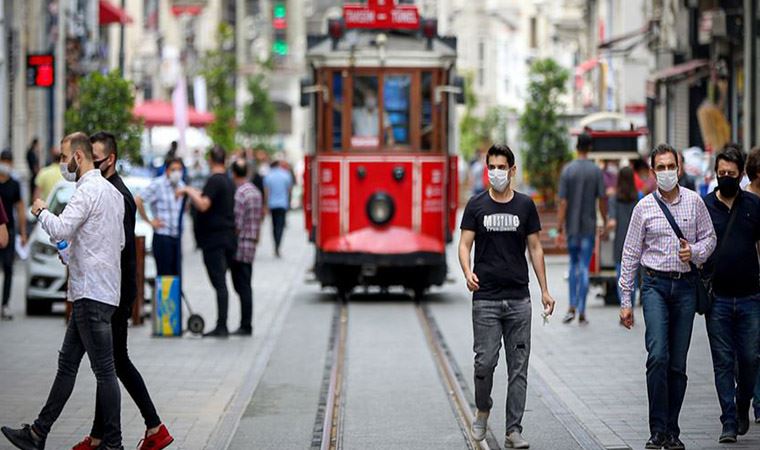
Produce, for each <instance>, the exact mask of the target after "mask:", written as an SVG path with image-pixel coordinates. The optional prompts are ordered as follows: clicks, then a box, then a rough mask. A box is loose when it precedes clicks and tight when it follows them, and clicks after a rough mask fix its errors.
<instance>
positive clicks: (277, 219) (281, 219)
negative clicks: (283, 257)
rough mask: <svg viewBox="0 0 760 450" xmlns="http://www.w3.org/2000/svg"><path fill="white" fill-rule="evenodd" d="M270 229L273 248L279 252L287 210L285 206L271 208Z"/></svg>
mask: <svg viewBox="0 0 760 450" xmlns="http://www.w3.org/2000/svg"><path fill="white" fill-rule="evenodd" d="M271 212H272V231H273V233H274V248H275V250H277V252H278V253H279V251H280V243H281V242H282V233H283V231H285V217H286V216H287V214H288V210H287V209H285V208H272V209H271Z"/></svg>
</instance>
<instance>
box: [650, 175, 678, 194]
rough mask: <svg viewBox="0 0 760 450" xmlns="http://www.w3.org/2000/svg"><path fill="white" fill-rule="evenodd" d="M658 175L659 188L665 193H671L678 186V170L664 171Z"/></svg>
mask: <svg viewBox="0 0 760 450" xmlns="http://www.w3.org/2000/svg"><path fill="white" fill-rule="evenodd" d="M655 175H657V187H658V188H660V189H661V190H663V191H665V192H670V191H672V190H673V188H675V187H676V185H677V184H678V170H663V171H661V172H655Z"/></svg>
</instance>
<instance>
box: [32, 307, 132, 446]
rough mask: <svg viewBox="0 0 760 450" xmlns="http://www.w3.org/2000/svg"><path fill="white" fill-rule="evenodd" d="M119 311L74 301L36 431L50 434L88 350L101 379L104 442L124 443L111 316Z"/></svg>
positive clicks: (99, 397) (99, 393)
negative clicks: (52, 380)
mask: <svg viewBox="0 0 760 450" xmlns="http://www.w3.org/2000/svg"><path fill="white" fill-rule="evenodd" d="M115 310H116V307H115V306H111V305H107V304H105V303H101V302H97V301H95V300H89V299H86V298H83V299H79V300H76V301H74V305H73V308H72V313H71V319H70V320H69V324H68V327H67V328H66V336H65V337H64V338H63V345H61V351H60V352H59V353H58V372H57V373H56V375H55V381H54V382H53V386H52V387H51V388H50V394H49V395H48V399H47V402H46V403H45V406H44V407H43V408H42V411H40V415H39V416H38V417H37V420H35V421H34V431H35V432H37V433H39V434H40V435H41V436H43V437H45V436H47V435H48V433H50V428H51V427H52V426H53V423H55V421H56V420H57V419H58V417H59V416H60V415H61V411H63V407H64V406H65V405H66V402H67V401H68V400H69V397H71V392H72V391H73V390H74V384H75V382H76V379H77V372H78V371H79V364H80V363H81V362H82V357H83V356H84V354H85V353H87V356H88V357H89V359H90V365H91V366H92V371H93V372H94V373H95V379H96V380H97V390H96V398H97V400H96V405H97V406H96V410H98V409H99V410H100V411H101V417H102V419H101V420H102V424H103V425H102V429H103V444H104V445H105V446H107V447H116V448H118V447H120V446H121V392H120V391H119V382H118V381H116V371H115V370H114V358H113V337H112V334H111V317H112V316H113V314H114V311H115Z"/></svg>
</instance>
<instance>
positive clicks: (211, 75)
mask: <svg viewBox="0 0 760 450" xmlns="http://www.w3.org/2000/svg"><path fill="white" fill-rule="evenodd" d="M233 39H234V32H233V29H232V27H230V26H229V25H228V24H226V23H221V24H219V28H218V29H217V41H218V45H217V48H216V49H214V50H209V51H207V52H206V54H205V55H204V56H203V61H202V67H203V69H202V70H201V74H202V75H203V77H204V78H205V79H206V86H207V92H208V103H209V107H210V109H211V112H213V113H214V121H213V122H212V123H211V124H210V125H209V126H208V128H207V131H208V135H209V137H210V138H211V141H212V142H213V143H214V144H216V145H220V146H222V147H223V148H224V149H225V150H227V151H232V150H233V149H234V147H235V83H234V80H235V79H234V76H235V72H236V71H237V61H236V59H235V52H234V51H232V43H233Z"/></svg>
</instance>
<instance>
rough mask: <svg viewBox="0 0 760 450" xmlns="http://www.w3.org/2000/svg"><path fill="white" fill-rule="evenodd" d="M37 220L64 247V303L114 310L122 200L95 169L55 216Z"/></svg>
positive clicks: (46, 213)
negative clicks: (64, 243) (66, 248)
mask: <svg viewBox="0 0 760 450" xmlns="http://www.w3.org/2000/svg"><path fill="white" fill-rule="evenodd" d="M39 222H40V225H41V226H42V229H43V230H45V231H46V232H47V234H49V235H50V237H51V239H53V240H54V241H56V242H58V241H61V240H66V241H67V242H68V243H69V290H68V299H69V301H77V300H81V299H90V300H95V301H98V302H102V303H106V304H109V305H113V306H119V298H120V296H121V250H122V249H123V248H124V197H122V195H121V193H119V191H118V190H117V189H116V188H115V187H113V185H112V184H111V183H109V182H108V181H107V180H106V179H105V178H103V176H102V175H101V174H100V170H98V169H93V170H90V171H88V172H87V173H85V174H84V175H82V177H81V178H80V179H79V181H77V188H76V191H75V192H74V195H72V196H71V200H69V203H68V204H67V205H66V207H65V208H64V210H63V212H62V213H61V215H60V216H56V215H55V214H53V213H51V212H49V211H47V210H43V211H42V212H41V213H40V216H39Z"/></svg>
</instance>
